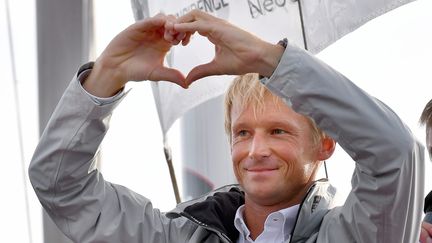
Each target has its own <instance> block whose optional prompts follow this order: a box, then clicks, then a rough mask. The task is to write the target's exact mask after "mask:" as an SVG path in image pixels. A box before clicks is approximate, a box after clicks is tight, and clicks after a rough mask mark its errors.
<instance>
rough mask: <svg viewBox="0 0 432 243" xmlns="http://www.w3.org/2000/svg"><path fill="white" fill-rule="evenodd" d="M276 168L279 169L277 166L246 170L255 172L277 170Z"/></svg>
mask: <svg viewBox="0 0 432 243" xmlns="http://www.w3.org/2000/svg"><path fill="white" fill-rule="evenodd" d="M275 170H277V169H276V168H259V169H246V171H248V172H255V173H259V172H268V171H275Z"/></svg>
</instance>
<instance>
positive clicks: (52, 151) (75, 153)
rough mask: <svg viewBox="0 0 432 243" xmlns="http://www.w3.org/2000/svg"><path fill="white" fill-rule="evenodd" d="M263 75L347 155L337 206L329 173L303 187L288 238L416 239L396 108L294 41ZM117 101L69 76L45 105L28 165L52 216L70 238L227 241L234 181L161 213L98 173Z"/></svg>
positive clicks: (412, 161)
mask: <svg viewBox="0 0 432 243" xmlns="http://www.w3.org/2000/svg"><path fill="white" fill-rule="evenodd" d="M262 81H263V83H264V84H265V85H266V86H267V87H268V88H269V89H270V90H271V91H272V92H273V93H274V94H276V95H279V96H280V97H282V98H283V99H284V100H285V102H286V103H287V104H288V105H289V106H291V107H292V108H293V109H294V110H295V111H297V112H299V113H302V114H305V115H307V116H309V117H311V118H312V119H314V120H315V122H316V123H317V125H318V126H319V127H320V128H321V129H323V130H324V131H325V132H326V133H327V134H329V135H330V136H331V137H333V138H334V139H335V140H336V141H337V142H338V143H339V144H340V146H341V147H342V148H343V149H344V150H345V151H346V152H347V153H348V154H349V155H350V156H351V157H352V158H353V160H354V161H355V162H356V166H355V171H354V174H353V177H352V181H351V183H352V191H351V192H350V194H349V196H348V198H347V200H346V202H345V204H344V205H343V206H341V207H336V208H332V202H331V199H332V197H333V194H334V189H333V188H332V187H331V186H329V185H328V183H326V182H322V181H318V182H317V183H316V184H315V185H314V186H313V187H312V188H310V190H309V193H308V195H307V196H306V197H305V199H304V202H303V203H302V206H301V207H300V209H299V213H298V216H297V221H296V225H295V227H294V230H293V233H292V237H291V240H290V241H291V242H308V243H310V242H327V243H339V242H342V243H344V242H357V243H374V242H383V243H390V242H391V243H395V242H402V243H408V242H416V241H417V240H418V235H419V225H420V220H421V209H422V200H423V193H422V192H423V181H424V174H423V173H424V164H423V157H424V156H423V148H422V146H421V145H420V144H419V143H417V142H416V140H415V139H414V138H413V135H412V134H411V132H410V131H409V129H408V128H407V127H406V126H405V125H404V124H403V123H402V122H401V121H400V119H399V118H398V117H397V115H396V114H395V113H394V112H393V111H392V110H391V109H389V108H388V107H387V106H386V105H385V104H383V103H381V102H380V101H379V100H377V99H375V98H373V97H371V96H369V95H368V94H366V93H365V92H364V91H362V90H361V89H359V88H358V87H356V86H355V85H354V84H353V83H351V82H350V81H349V80H348V79H346V78H345V77H344V76H342V75H341V74H339V73H338V72H336V71H334V70H333V69H332V68H330V67H329V66H327V65H325V64H324V63H322V62H320V61H319V60H317V59H315V58H314V57H313V56H311V55H309V54H308V53H307V52H305V51H303V50H301V49H299V48H296V47H293V46H288V47H287V49H286V51H285V53H284V55H283V56H282V58H281V60H280V62H279V65H278V67H277V68H276V70H275V71H274V73H273V75H272V76H271V77H270V78H269V79H263V80H262ZM118 103H119V101H117V102H114V103H112V104H107V105H96V104H95V103H94V102H92V100H91V99H90V98H89V96H88V95H87V94H85V93H84V92H83V90H82V88H81V87H80V85H79V83H78V81H77V79H76V78H74V79H73V80H72V82H71V83H70V85H69V87H68V88H67V90H66V92H65V93H64V95H63V97H62V99H61V101H60V102H59V104H58V106H57V108H56V110H55V112H54V113H53V115H52V117H51V119H50V121H49V123H48V125H47V127H46V129H45V131H44V133H43V135H42V137H41V140H40V143H39V145H38V147H37V148H36V151H35V153H34V156H33V159H32V162H31V164H30V168H29V174H30V179H31V182H32V185H33V187H34V189H35V191H36V194H37V195H38V197H39V200H40V201H41V203H42V205H43V207H44V208H45V210H46V211H47V212H48V214H49V215H50V217H51V218H52V219H53V220H54V222H55V223H56V225H57V226H58V227H59V228H60V229H61V230H62V231H63V232H64V234H66V235H67V236H68V237H69V238H71V239H72V240H73V241H75V242H128V243H133V242H235V240H236V238H237V236H236V234H237V235H238V232H236V231H235V230H233V228H232V227H233V218H234V215H232V211H234V212H235V210H236V209H237V207H238V206H239V205H241V204H242V203H243V201H242V200H243V193H242V192H241V191H240V190H238V189H236V188H235V187H228V188H223V189H221V190H222V191H225V192H222V191H221V192H219V193H216V194H214V193H212V194H211V195H208V196H206V197H203V198H200V199H198V201H192V202H188V203H183V204H180V205H178V207H177V208H176V209H175V210H173V211H172V212H169V213H161V212H160V211H159V210H158V209H155V208H153V206H152V204H151V203H150V201H149V200H148V199H146V198H145V197H143V196H141V195H138V194H136V193H134V192H132V191H131V190H129V189H127V188H125V187H122V186H120V185H115V184H112V183H110V182H107V181H105V180H104V179H103V176H102V174H101V173H100V172H99V171H98V170H97V169H96V166H95V165H96V164H97V161H96V158H97V156H96V155H97V152H98V148H99V145H100V143H101V141H102V139H103V137H104V135H105V133H106V132H107V130H108V123H109V118H110V115H111V112H112V110H113V109H114V108H115V106H116V105H117V104H118ZM219 209H223V210H219ZM210 215H211V216H210ZM230 217H232V218H230ZM206 219H216V220H213V221H212V220H210V222H207V221H208V220H207V221H206ZM230 221H231V222H230Z"/></svg>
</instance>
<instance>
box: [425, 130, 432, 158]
mask: <svg viewBox="0 0 432 243" xmlns="http://www.w3.org/2000/svg"><path fill="white" fill-rule="evenodd" d="M426 149H427V151H428V152H429V159H430V160H432V126H426Z"/></svg>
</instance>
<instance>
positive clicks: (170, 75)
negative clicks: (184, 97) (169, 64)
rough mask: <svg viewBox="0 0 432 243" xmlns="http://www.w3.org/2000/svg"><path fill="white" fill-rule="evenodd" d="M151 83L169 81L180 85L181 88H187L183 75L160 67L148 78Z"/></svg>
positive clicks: (174, 70) (171, 69)
mask: <svg viewBox="0 0 432 243" xmlns="http://www.w3.org/2000/svg"><path fill="white" fill-rule="evenodd" d="M149 80H151V81H169V82H171V83H175V84H178V85H180V86H181V87H183V88H187V85H186V82H185V77H184V75H183V74H182V73H181V72H180V71H178V70H177V69H173V68H166V67H161V68H157V69H155V70H154V71H153V72H152V74H151V75H150V77H149Z"/></svg>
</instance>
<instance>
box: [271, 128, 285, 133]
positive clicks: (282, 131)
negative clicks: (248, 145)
mask: <svg viewBox="0 0 432 243" xmlns="http://www.w3.org/2000/svg"><path fill="white" fill-rule="evenodd" d="M285 133H286V131H284V130H282V129H279V128H277V129H274V130H273V131H272V134H285Z"/></svg>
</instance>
